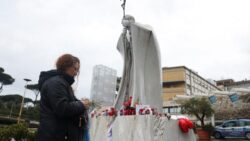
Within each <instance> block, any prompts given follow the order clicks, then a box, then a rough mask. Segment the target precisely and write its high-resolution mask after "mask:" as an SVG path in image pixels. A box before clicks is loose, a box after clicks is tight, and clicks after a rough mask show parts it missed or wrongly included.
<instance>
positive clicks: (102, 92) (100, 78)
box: [90, 65, 117, 106]
mask: <svg viewBox="0 0 250 141" xmlns="http://www.w3.org/2000/svg"><path fill="white" fill-rule="evenodd" d="M116 81H117V72H116V70H114V69H112V68H109V67H106V66H103V65H96V66H94V68H93V76H92V83H91V93H90V99H91V100H92V101H94V102H95V103H96V104H97V105H100V106H111V105H113V102H114V98H115V95H116Z"/></svg>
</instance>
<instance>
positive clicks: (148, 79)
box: [114, 15, 162, 112]
mask: <svg viewBox="0 0 250 141" xmlns="http://www.w3.org/2000/svg"><path fill="white" fill-rule="evenodd" d="M122 24H123V26H124V30H123V33H122V34H121V36H120V38H119V41H118V44H117V49H118V50H119V52H120V53H121V55H122V56H123V60H124V68H123V75H122V80H121V84H120V89H119V92H118V96H117V99H116V101H115V105H114V106H115V108H116V109H118V110H119V109H120V108H121V106H122V104H123V102H124V101H125V100H127V99H128V98H129V97H130V96H132V97H133V99H132V103H131V106H132V107H133V106H135V103H137V102H138V103H139V104H142V105H150V106H152V107H154V108H157V110H158V112H161V111H162V97H161V94H162V92H161V89H162V81H161V62H160V51H159V47H158V43H157V40H156V37H155V35H154V33H153V31H152V29H151V28H150V27H149V26H145V25H141V24H139V23H136V22H135V19H134V18H133V17H132V16H129V15H126V16H124V18H123V20H122Z"/></svg>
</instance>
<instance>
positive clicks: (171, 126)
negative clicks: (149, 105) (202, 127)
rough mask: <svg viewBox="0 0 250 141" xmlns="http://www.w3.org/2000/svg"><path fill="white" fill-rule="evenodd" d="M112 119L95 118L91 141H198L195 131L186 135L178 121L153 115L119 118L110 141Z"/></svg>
mask: <svg viewBox="0 0 250 141" xmlns="http://www.w3.org/2000/svg"><path fill="white" fill-rule="evenodd" d="M111 121H112V118H110V117H98V118H93V119H92V121H91V128H90V136H91V141H111V140H110V139H112V141H196V136H195V134H194V132H193V130H191V129H190V130H189V132H188V133H186V134H184V133H182V132H181V130H180V129H179V125H178V120H168V119H167V118H166V117H155V116H152V115H140V116H138V115H136V116H118V117H116V119H115V121H114V122H113V124H112V137H111V138H110V139H109V140H108V125H109V123H110V122H111Z"/></svg>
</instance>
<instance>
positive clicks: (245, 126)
mask: <svg viewBox="0 0 250 141" xmlns="http://www.w3.org/2000/svg"><path fill="white" fill-rule="evenodd" d="M213 136H214V137H215V138H216V139H218V138H224V137H246V138H247V139H250V119H233V120H226V121H224V122H223V123H222V124H221V125H219V126H215V128H214V132H213Z"/></svg>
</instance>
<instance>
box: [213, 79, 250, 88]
mask: <svg viewBox="0 0 250 141" xmlns="http://www.w3.org/2000/svg"><path fill="white" fill-rule="evenodd" d="M216 84H217V86H218V87H220V88H221V89H222V90H224V91H231V90H232V89H233V88H245V89H250V80H247V79H246V80H242V81H234V80H233V79H224V80H219V81H216Z"/></svg>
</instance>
